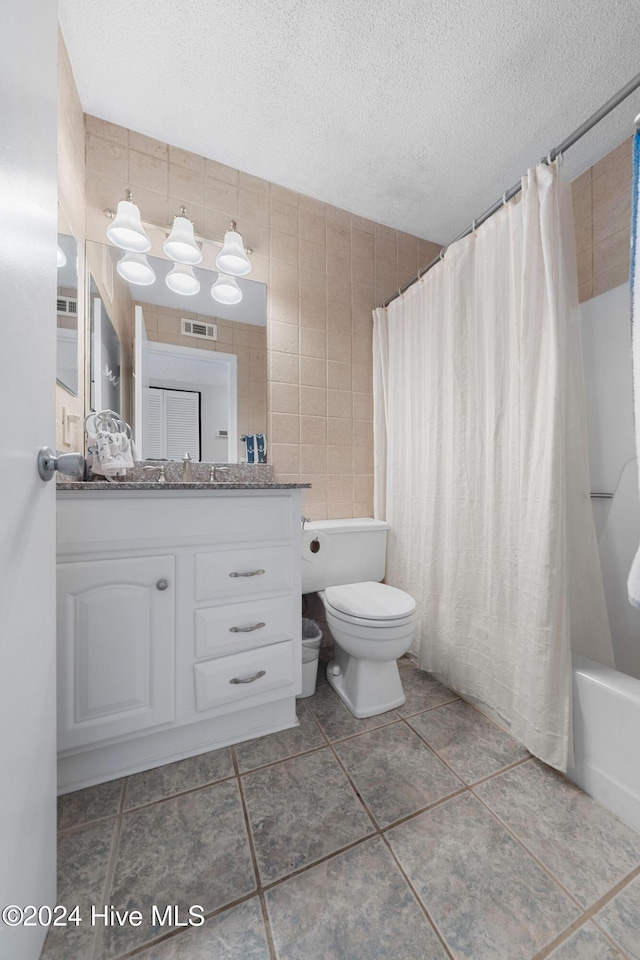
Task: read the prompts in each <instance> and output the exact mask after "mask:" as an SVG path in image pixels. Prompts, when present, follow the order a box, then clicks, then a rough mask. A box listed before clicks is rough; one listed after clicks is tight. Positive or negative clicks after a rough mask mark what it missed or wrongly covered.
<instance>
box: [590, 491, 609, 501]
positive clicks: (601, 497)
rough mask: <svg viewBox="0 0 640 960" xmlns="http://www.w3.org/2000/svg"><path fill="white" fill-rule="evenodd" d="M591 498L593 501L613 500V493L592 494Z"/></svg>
mask: <svg viewBox="0 0 640 960" xmlns="http://www.w3.org/2000/svg"><path fill="white" fill-rule="evenodd" d="M589 496H590V497H591V499H592V500H613V494H612V493H591V494H589Z"/></svg>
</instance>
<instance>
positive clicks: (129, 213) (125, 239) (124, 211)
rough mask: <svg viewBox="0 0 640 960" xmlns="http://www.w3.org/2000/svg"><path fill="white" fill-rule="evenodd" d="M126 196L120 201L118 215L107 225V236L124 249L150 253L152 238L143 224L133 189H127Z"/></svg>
mask: <svg viewBox="0 0 640 960" xmlns="http://www.w3.org/2000/svg"><path fill="white" fill-rule="evenodd" d="M125 196H126V199H125V200H120V202H119V203H118V210H117V212H116V215H115V217H114V218H113V220H112V221H111V223H110V224H109V226H108V227H107V237H108V238H109V240H110V241H111V243H113V244H115V245H116V247H120V248H121V249H122V250H130V251H131V252H132V253H148V251H149V250H151V240H150V238H149V235H148V233H147V231H146V230H145V229H144V227H143V226H142V220H141V218H140V210H139V209H138V207H136V205H135V203H134V202H133V195H132V193H131V190H127V192H126V195H125Z"/></svg>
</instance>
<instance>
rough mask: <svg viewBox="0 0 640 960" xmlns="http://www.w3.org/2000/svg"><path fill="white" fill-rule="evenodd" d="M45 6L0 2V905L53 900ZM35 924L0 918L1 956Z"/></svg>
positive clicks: (52, 16) (50, 189)
mask: <svg viewBox="0 0 640 960" xmlns="http://www.w3.org/2000/svg"><path fill="white" fill-rule="evenodd" d="M56 7H57V5H56V4H55V3H51V2H50V0H3V2H2V32H1V34H0V123H1V125H2V138H1V139H0V223H1V224H2V229H0V410H2V430H1V432H0V448H1V449H2V451H3V455H2V469H1V470H0V730H1V731H2V737H1V739H0V769H1V770H2V775H1V779H0V905H2V906H3V907H4V906H6V905H8V904H16V905H17V906H25V905H27V904H38V905H40V904H50V905H52V904H55V895H56V883H55V879H56V878H55V872H56V871H55V863H56V860H55V841H56V819H55V814H56V806H55V794H56V780H55V776H56V742H55V727H56V723H55V716H56V714H55V660H56V647H55V488H54V484H53V483H44V482H43V481H42V480H41V479H40V478H39V476H38V473H37V470H36V456H37V452H38V449H39V447H42V446H51V447H53V446H55V412H54V384H55V377H56V370H55V365H56V312H55V298H56V235H57V206H56V204H57V199H56V193H57V189H56V148H57V147H56V55H57V22H56ZM45 933H46V930H45V929H42V928H38V927H27V928H22V927H11V926H7V925H6V924H4V923H1V922H0V956H1V957H7V958H9V957H10V958H11V960H36V958H37V957H38V956H39V955H40V949H41V946H42V941H43V940H44V936H45Z"/></svg>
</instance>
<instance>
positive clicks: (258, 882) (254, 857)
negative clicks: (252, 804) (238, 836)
mask: <svg viewBox="0 0 640 960" xmlns="http://www.w3.org/2000/svg"><path fill="white" fill-rule="evenodd" d="M232 760H233V769H234V770H235V773H236V776H235V780H236V783H237V786H238V793H239V795H240V803H241V804H242V816H243V818H244V828H245V830H246V833H247V840H248V843H249V852H250V853H251V862H252V864H253V872H254V874H255V880H256V890H255V892H256V893H258V894H260V893H262V889H263V885H262V877H261V875H260V870H259V869H258V857H257V854H256V848H255V843H254V840H253V831H252V829H251V820H250V818H249V811H248V809H247V802H246V800H245V796H244V790H243V789H242V780H241V778H240V774H239V773H238V758H237V756H236V752H235V750H234V751H233V752H232ZM252 895H253V894H252Z"/></svg>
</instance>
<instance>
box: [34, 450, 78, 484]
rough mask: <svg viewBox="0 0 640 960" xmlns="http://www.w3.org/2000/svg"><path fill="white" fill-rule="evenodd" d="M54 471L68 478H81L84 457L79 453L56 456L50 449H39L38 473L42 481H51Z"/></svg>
mask: <svg viewBox="0 0 640 960" xmlns="http://www.w3.org/2000/svg"><path fill="white" fill-rule="evenodd" d="M56 470H57V471H58V473H65V474H67V476H69V477H83V476H84V457H83V456H82V454H81V453H61V454H60V455H59V456H56V455H55V453H54V452H53V450H52V449H51V447H41V448H40V450H39V451H38V473H39V474H40V476H41V477H42V479H43V480H51V479H52V478H53V475H54V473H55V472H56Z"/></svg>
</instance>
